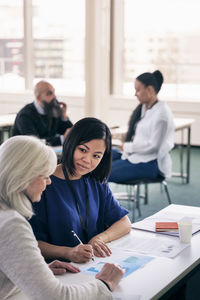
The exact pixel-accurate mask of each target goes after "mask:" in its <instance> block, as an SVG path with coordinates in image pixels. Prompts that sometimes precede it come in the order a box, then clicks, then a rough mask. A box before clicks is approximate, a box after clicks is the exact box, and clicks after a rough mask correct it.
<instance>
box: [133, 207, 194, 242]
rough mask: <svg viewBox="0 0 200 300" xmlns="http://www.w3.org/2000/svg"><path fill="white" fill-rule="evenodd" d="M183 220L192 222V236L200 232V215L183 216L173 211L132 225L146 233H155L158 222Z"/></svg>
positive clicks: (188, 214)
mask: <svg viewBox="0 0 200 300" xmlns="http://www.w3.org/2000/svg"><path fill="white" fill-rule="evenodd" d="M182 218H187V219H190V220H191V221H192V234H195V233H196V232H198V231H200V215H199V214H198V215H194V214H191V213H187V214H185V213H184V214H183V213H181V212H176V213H175V212H173V211H166V212H163V211H161V212H158V213H156V214H154V215H152V216H151V217H148V218H145V219H144V220H142V221H139V222H136V223H133V224H132V228H133V229H139V230H144V231H150V232H155V223H156V222H178V221H180V220H181V219H182ZM157 234H165V235H172V236H177V237H178V236H179V233H178V232H170V231H168V232H159V233H157Z"/></svg>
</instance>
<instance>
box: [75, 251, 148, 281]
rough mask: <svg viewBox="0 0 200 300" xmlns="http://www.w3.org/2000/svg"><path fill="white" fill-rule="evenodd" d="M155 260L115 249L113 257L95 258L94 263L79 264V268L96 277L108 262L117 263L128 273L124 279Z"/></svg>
mask: <svg viewBox="0 0 200 300" xmlns="http://www.w3.org/2000/svg"><path fill="white" fill-rule="evenodd" d="M153 259H154V257H150V256H145V255H142V254H141V255H140V254H135V253H130V251H126V250H121V249H114V250H113V253H112V255H111V256H107V257H95V259H94V261H90V262H89V263H86V264H78V265H77V266H78V267H79V269H80V270H81V272H83V273H86V274H90V275H96V274H97V273H98V272H100V271H101V269H102V267H103V265H104V264H105V263H106V262H109V263H115V264H117V265H120V266H121V267H122V268H123V269H125V271H126V272H125V273H124V275H123V278H125V277H127V276H128V275H130V274H131V273H132V272H134V271H136V270H138V269H140V268H142V267H144V266H145V265H146V264H147V263H149V262H150V261H151V260H153ZM73 265H74V263H73Z"/></svg>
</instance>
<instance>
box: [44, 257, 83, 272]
mask: <svg viewBox="0 0 200 300" xmlns="http://www.w3.org/2000/svg"><path fill="white" fill-rule="evenodd" d="M48 266H49V268H50V269H51V271H52V272H53V274H54V275H62V274H64V273H66V272H67V271H70V272H72V273H78V272H80V270H79V269H78V268H76V267H74V266H72V265H71V264H70V263H66V262H64V261H59V260H54V261H52V262H51V263H50V264H48Z"/></svg>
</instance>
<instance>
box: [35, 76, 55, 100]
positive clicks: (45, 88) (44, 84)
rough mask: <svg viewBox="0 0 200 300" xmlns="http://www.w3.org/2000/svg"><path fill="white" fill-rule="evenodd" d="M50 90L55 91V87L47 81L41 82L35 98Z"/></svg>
mask: <svg viewBox="0 0 200 300" xmlns="http://www.w3.org/2000/svg"><path fill="white" fill-rule="evenodd" d="M48 90H53V91H54V92H55V90H54V87H53V86H52V85H51V84H50V83H49V82H47V81H44V80H41V81H39V82H38V83H37V84H36V85H35V88H34V94H35V97H36V98H37V97H38V96H40V95H41V94H42V93H44V92H46V91H48Z"/></svg>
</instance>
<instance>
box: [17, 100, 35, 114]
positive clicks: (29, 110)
mask: <svg viewBox="0 0 200 300" xmlns="http://www.w3.org/2000/svg"><path fill="white" fill-rule="evenodd" d="M32 113H34V114H36V113H37V110H36V109H35V106H34V104H33V102H32V103H28V104H26V105H25V106H24V107H23V108H22V109H21V110H20V111H19V112H18V114H17V116H21V115H24V114H32Z"/></svg>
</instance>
